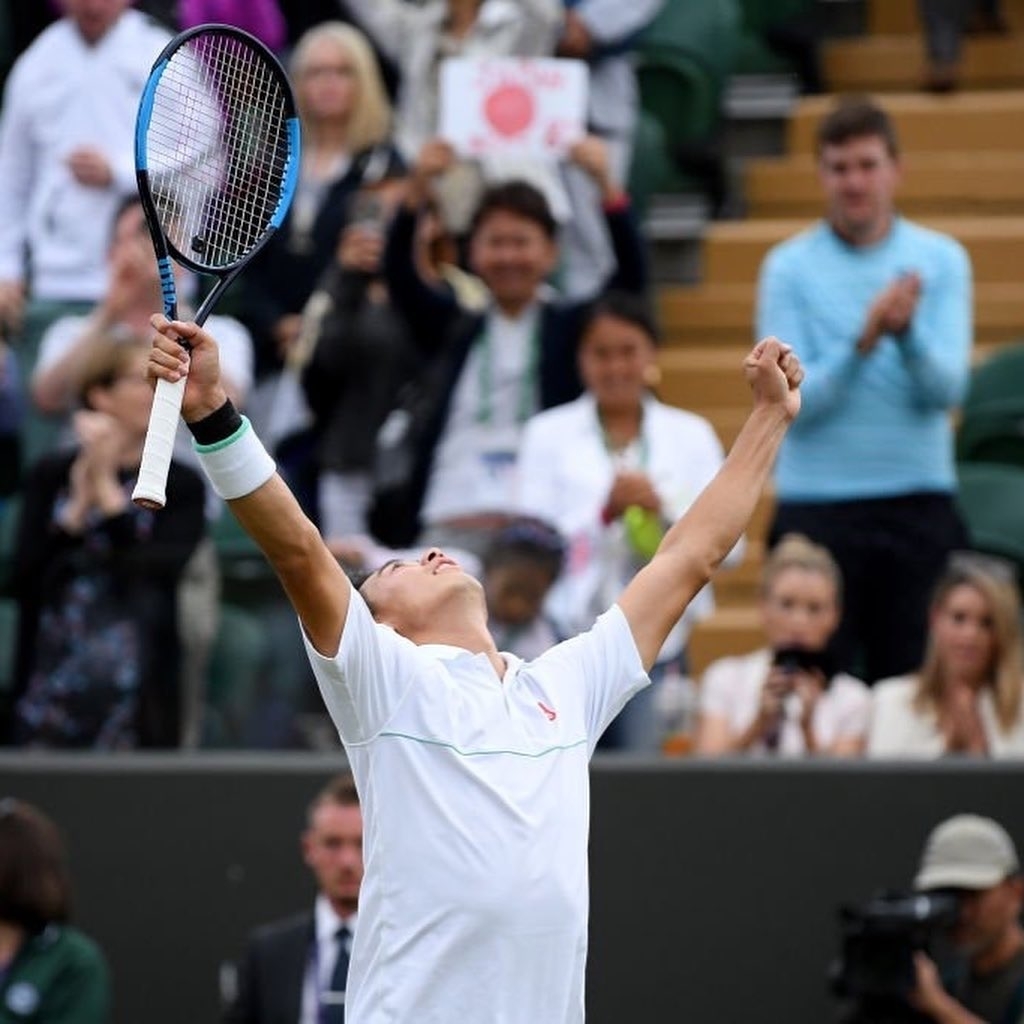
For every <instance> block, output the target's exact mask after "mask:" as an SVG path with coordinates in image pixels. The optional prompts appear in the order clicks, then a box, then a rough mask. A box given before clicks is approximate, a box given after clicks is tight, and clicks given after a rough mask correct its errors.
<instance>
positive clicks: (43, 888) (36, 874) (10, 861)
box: [0, 797, 71, 934]
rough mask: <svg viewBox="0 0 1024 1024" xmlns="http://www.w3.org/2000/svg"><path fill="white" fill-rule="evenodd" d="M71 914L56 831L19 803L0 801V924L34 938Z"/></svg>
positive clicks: (68, 886) (37, 812) (68, 885)
mask: <svg viewBox="0 0 1024 1024" xmlns="http://www.w3.org/2000/svg"><path fill="white" fill-rule="evenodd" d="M70 913H71V879H70V877H69V875H68V870H67V865H66V863H65V858H64V844H63V842H62V841H61V836H60V832H59V831H58V829H57V826H56V825H55V824H54V823H53V822H52V821H51V820H50V819H49V818H48V817H47V816H46V815H45V814H43V812H42V811H40V810H38V809H37V808H35V807H33V806H32V805H31V804H27V803H25V802H23V801H21V800H14V799H12V798H9V797H8V798H6V799H3V800H0V921H3V922H5V923H7V924H13V925H17V926H19V927H21V928H24V929H25V930H26V931H27V932H29V933H31V934H35V933H37V932H40V931H42V930H43V928H45V927H46V926H47V925H48V924H51V923H53V922H62V921H66V920H67V919H68V917H69V916H70Z"/></svg>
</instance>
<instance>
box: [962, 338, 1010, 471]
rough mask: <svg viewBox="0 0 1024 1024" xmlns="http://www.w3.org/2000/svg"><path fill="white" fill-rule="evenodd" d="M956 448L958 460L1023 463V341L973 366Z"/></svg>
mask: <svg viewBox="0 0 1024 1024" xmlns="http://www.w3.org/2000/svg"><path fill="white" fill-rule="evenodd" d="M956 451H957V459H958V460H960V461H961V462H1004V463H1008V464H1011V465H1016V466H1022V467H1024V344H1016V345H1010V346H1008V347H1006V348H1004V349H1001V350H1000V351H999V352H996V353H995V354H994V355H992V356H990V357H989V358H988V359H986V360H985V361H984V362H983V363H981V364H979V365H978V366H977V367H975V369H974V371H973V372H972V374H971V381H970V386H969V387H968V391H967V397H966V398H965V399H964V404H963V409H962V410H961V418H960V426H959V429H958V431H957V438H956Z"/></svg>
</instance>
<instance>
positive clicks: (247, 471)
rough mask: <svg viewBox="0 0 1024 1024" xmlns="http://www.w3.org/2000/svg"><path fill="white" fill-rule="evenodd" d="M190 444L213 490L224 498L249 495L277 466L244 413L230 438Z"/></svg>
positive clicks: (226, 499)
mask: <svg viewBox="0 0 1024 1024" xmlns="http://www.w3.org/2000/svg"><path fill="white" fill-rule="evenodd" d="M192 447H193V448H195V450H196V454H197V455H198V456H199V463H200V465H201V466H202V467H203V472H204V473H206V475H207V477H209V479H210V483H211V484H213V489H214V490H215V491H216V492H217V494H218V495H219V496H220V497H222V498H223V499H224V500H225V501H231V500H232V499H233V498H244V497H245V495H247V494H252V492H253V491H255V490H256V488H257V487H262V486H263V484H265V483H266V482H267V481H268V480H269V479H270V478H271V477H272V476H273V475H274V472H275V470H276V469H277V467H276V465H275V464H274V460H273V459H272V458H271V457H270V455H269V454H268V453H267V449H266V448H264V447H263V442H262V441H261V440H260V439H259V438H258V437H257V436H256V431H255V430H253V429H252V424H251V423H250V422H249V419H248V417H246V416H243V417H242V425H241V426H240V427H239V428H238V429H237V430H236V431H235V432H234V433H233V434H232V435H231V436H230V437H225V438H224V440H223V441H217V442H215V443H214V444H196V442H195V441H193V442H192Z"/></svg>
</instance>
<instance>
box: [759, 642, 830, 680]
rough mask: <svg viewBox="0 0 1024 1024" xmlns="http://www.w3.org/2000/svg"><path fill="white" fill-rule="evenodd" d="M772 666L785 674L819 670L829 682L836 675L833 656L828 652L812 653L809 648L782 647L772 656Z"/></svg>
mask: <svg viewBox="0 0 1024 1024" xmlns="http://www.w3.org/2000/svg"><path fill="white" fill-rule="evenodd" d="M772 664H773V665H775V666H777V667H778V668H781V669H782V671H783V672H813V671H815V670H817V671H818V672H820V673H821V674H822V675H823V676H824V677H825V679H826V681H827V680H829V679H831V678H832V676H834V675H835V666H834V664H833V661H832V656H831V655H830V654H829V652H828V651H827V650H824V651H812V650H810V649H809V648H807V647H793V646H790V647H780V648H779V649H778V650H776V651H774V652H773V654H772Z"/></svg>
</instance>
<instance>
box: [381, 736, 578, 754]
mask: <svg viewBox="0 0 1024 1024" xmlns="http://www.w3.org/2000/svg"><path fill="white" fill-rule="evenodd" d="M377 735H378V738H382V737H385V736H390V737H391V738H392V739H397V740H412V741H413V742H414V743H422V744H424V745H425V746H428V747H445V748H446V749H448V750H451V751H453V752H454V753H456V754H458V755H459V757H487V756H493V755H495V754H511V755H512V756H513V757H530V758H537V757H546V756H547V755H548V754H557V753H558V752H559V751H561V750H573V749H575V748H576V747H580V746H585V745H586V742H587V740H586V737H584V738H583V739H581V740H576V742H575V743H562V744H558V745H557V746H553V747H545V749H544V750H539V751H537V752H536V753H535V754H531V753H529V752H528V751H525V750H504V749H498V750H460V749H459V748H458V747H457V746H455V744H454V743H445V742H444V740H430V739H427V738H426V737H425V736H410V735H409V734H408V733H405V732H381V733H378V734H377Z"/></svg>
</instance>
